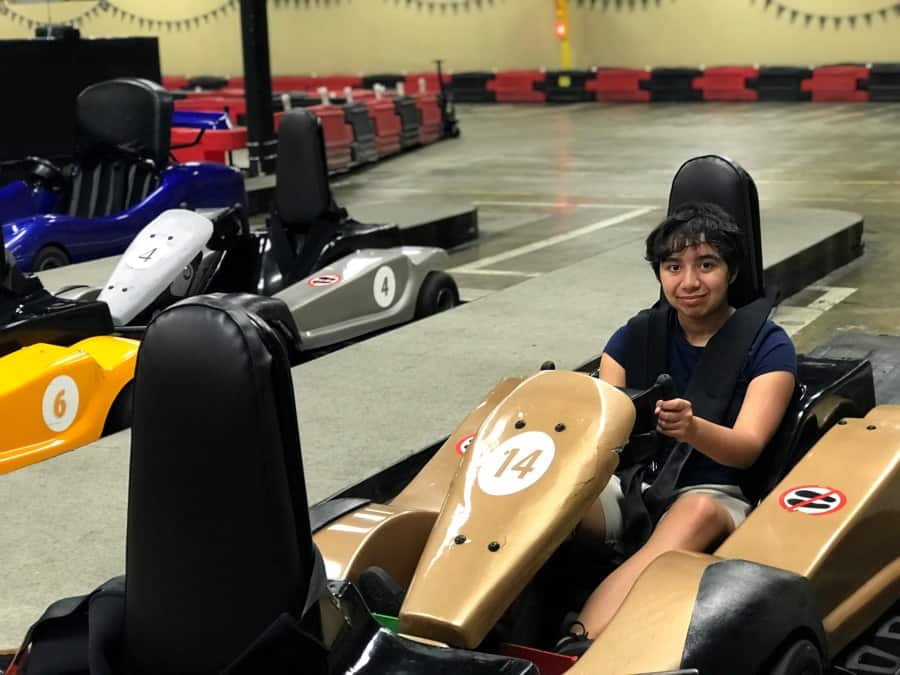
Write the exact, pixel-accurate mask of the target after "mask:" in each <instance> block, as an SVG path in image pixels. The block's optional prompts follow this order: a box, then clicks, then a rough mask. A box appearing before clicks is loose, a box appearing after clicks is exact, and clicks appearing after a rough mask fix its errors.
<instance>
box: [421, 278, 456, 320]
mask: <svg viewBox="0 0 900 675" xmlns="http://www.w3.org/2000/svg"><path fill="white" fill-rule="evenodd" d="M458 304H459V289H458V288H457V287H456V282H455V281H453V277H451V276H450V275H449V274H447V273H446V272H429V273H428V276H426V277H425V281H423V282H422V286H421V288H419V297H418V299H417V300H416V318H417V319H421V318H422V317H425V316H431V315H432V314H437V313H438V312H443V311H444V310H446V309H452V308H454V307H456V306H457V305H458Z"/></svg>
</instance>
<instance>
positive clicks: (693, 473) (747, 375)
mask: <svg viewBox="0 0 900 675" xmlns="http://www.w3.org/2000/svg"><path fill="white" fill-rule="evenodd" d="M672 324H673V325H671V326H670V327H669V349H668V355H667V363H668V367H669V374H670V375H671V376H672V380H673V381H674V382H675V390H676V391H677V392H678V395H679V396H684V393H685V392H686V391H687V386H688V383H689V382H690V380H691V375H692V374H693V372H694V368H696V367H697V363H698V362H699V361H700V356H701V355H702V354H703V349H704V348H703V347H695V346H693V345H692V344H691V343H689V342H688V341H687V337H685V335H684V331H683V330H682V329H681V324H679V323H678V320H677V318H675V315H674V312H673V321H672ZM626 333H627V330H626V326H622V327H621V328H619V329H618V330H617V331H616V332H615V333H613V335H612V337H611V338H610V339H609V342H607V343H606V348H605V349H604V350H603V351H604V353H606V354H609V355H610V356H611V357H613V359H615V360H616V361H617V362H618V363H619V364H624V363H625V347H626V345H625V341H626ZM777 371H786V372H789V373H791V374H793V375H794V377H796V376H797V353H796V351H795V350H794V343H793V342H791V339H790V338H789V337H788V335H787V333H785V332H784V329H783V328H781V327H780V326H778V325H777V324H775V323H773V322H771V321H766V323H765V324H763V327H762V328H761V329H760V331H759V333H758V334H757V336H756V339H754V341H753V344H752V345H751V346H750V353H749V356H748V358H747V360H746V361H745V363H744V367H743V369H742V372H741V374H740V375H739V376H738V380H737V385H736V391H735V395H736V396H738V397H739V400H740V403H743V400H744V395H745V394H746V393H747V387H748V386H749V384H750V381H751V380H752V379H753V378H755V377H759V376H760V375H765V374H766V373H772V372H777ZM741 474H742V470H741V469H737V468H734V467H729V466H725V465H723V464H719V463H718V462H716V461H715V460H713V459H711V458H710V457H708V456H706V455H704V454H703V453H702V452H699V451H694V452H692V453H691V455H690V457H689V458H688V460H687V462H686V463H685V465H684V468H683V469H682V470H681V475H680V476H679V479H678V487H686V486H688V485H700V484H704V483H715V484H720V485H738V484H739V483H740V478H741Z"/></svg>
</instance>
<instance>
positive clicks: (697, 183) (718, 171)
mask: <svg viewBox="0 0 900 675" xmlns="http://www.w3.org/2000/svg"><path fill="white" fill-rule="evenodd" d="M687 202H711V203H713V204H717V205H718V206H720V207H722V208H723V209H724V210H725V211H727V212H728V213H729V214H730V215H731V216H732V217H733V218H734V219H735V221H736V222H737V224H738V226H739V227H740V228H741V230H742V231H743V233H744V245H745V256H746V258H745V260H744V261H743V262H742V263H741V264H740V270H739V272H738V277H737V279H735V281H734V283H733V284H732V285H731V288H730V289H729V292H728V299H729V301H730V303H731V304H732V305H733V306H734V307H742V306H743V305H746V304H747V303H749V302H752V301H753V300H755V299H757V298H760V297H762V296H763V295H765V284H764V278H763V266H762V237H761V235H760V226H759V196H758V195H757V192H756V184H755V183H754V182H753V179H752V178H751V177H750V174H748V173H747V172H746V171H745V170H744V169H743V167H741V165H740V164H738V163H737V162H735V161H733V160H730V159H727V158H725V157H721V156H719V155H704V156H701V157H694V158H693V159H689V160H688V161H686V162H685V163H684V164H682V165H681V168H680V169H678V172H677V173H676V174H675V178H674V179H673V180H672V188H671V190H670V192H669V208H668V213H669V215H672V214H673V213H674V212H675V211H676V210H677V209H678V207H679V206H681V205H682V204H685V203H687Z"/></svg>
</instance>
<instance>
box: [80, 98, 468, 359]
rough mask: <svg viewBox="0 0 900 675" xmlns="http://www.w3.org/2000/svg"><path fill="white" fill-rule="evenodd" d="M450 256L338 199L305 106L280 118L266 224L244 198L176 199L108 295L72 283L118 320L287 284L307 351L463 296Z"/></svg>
mask: <svg viewBox="0 0 900 675" xmlns="http://www.w3.org/2000/svg"><path fill="white" fill-rule="evenodd" d="M210 233H211V234H210ZM185 261H189V262H188V263H187V264H186V265H185ZM447 262H448V256H447V253H446V251H444V250H443V249H440V248H434V247H422V246H404V245H402V241H401V232H400V229H399V228H398V227H397V226H396V225H369V224H365V223H360V222H357V221H355V220H353V219H352V218H350V217H349V216H348V215H347V212H346V211H345V210H344V209H342V208H340V207H338V206H337V204H336V203H335V201H334V198H333V196H332V194H331V189H330V187H329V184H328V174H327V168H326V163H325V146H324V141H323V138H322V131H321V128H320V126H319V122H318V120H317V118H316V117H315V116H313V115H312V114H310V113H308V112H306V111H304V110H294V111H292V112H290V113H289V114H287V115H285V116H284V117H283V119H282V122H281V127H280V130H279V158H278V169H277V176H276V187H275V205H274V208H273V211H272V213H271V215H270V216H269V219H268V222H267V225H266V227H265V228H262V229H259V230H254V229H252V228H251V227H250V225H249V223H248V222H247V219H246V217H245V214H244V211H243V209H241V208H232V209H226V210H223V211H221V212H218V213H207V214H202V213H197V212H191V211H184V210H172V211H166V212H165V213H163V214H162V215H160V216H159V217H158V218H157V219H156V220H155V221H154V222H152V223H151V224H150V225H148V226H147V227H146V228H144V230H143V231H142V232H141V234H140V235H139V236H138V237H137V238H136V239H135V240H134V241H133V242H132V244H131V246H129V248H128V250H127V251H126V252H125V254H124V255H123V256H122V257H121V259H120V260H119V262H118V266H117V267H116V270H115V272H114V273H113V275H112V277H111V279H110V281H109V282H108V283H107V285H106V286H105V287H104V288H103V289H100V291H99V297H98V295H97V291H96V290H93V291H92V290H89V289H86V288H85V287H72V288H69V289H67V290H66V291H65V293H63V295H64V296H65V297H67V298H68V299H70V300H93V299H94V298H97V299H99V300H102V301H106V303H107V304H108V305H109V306H110V312H111V314H112V317H113V321H114V322H115V324H116V325H118V326H124V325H127V324H136V325H141V324H145V323H147V321H148V320H149V318H150V317H151V316H152V314H153V313H155V312H156V311H159V309H161V308H162V307H164V306H165V305H167V304H170V303H171V302H173V301H175V300H177V299H179V298H183V297H187V296H190V295H196V294H200V293H208V292H217V291H218V292H251V293H258V294H261V295H269V296H275V297H278V298H280V299H282V300H284V302H285V303H286V304H287V305H288V307H289V309H290V311H291V314H292V316H293V318H294V321H295V323H296V324H297V328H298V329H299V332H300V337H301V349H302V350H303V351H304V352H306V351H308V350H312V349H321V348H324V347H328V346H331V345H335V344H338V343H341V342H345V341H348V340H353V339H355V338H358V337H361V336H363V335H366V334H369V333H373V332H377V331H380V330H384V329H386V328H390V327H392V326H396V325H399V324H402V323H406V322H408V321H411V320H413V319H418V318H422V317H425V316H429V315H431V314H434V313H436V312H440V311H443V310H446V309H450V308H452V307H454V306H456V305H457V304H458V303H459V290H458V289H457V287H456V283H455V282H454V280H453V278H452V277H451V276H450V275H449V274H447V273H446V272H444V271H443V269H444V268H445V267H446V266H447ZM181 265H184V266H183V267H180V266H181ZM176 268H177V269H176Z"/></svg>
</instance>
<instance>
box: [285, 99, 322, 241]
mask: <svg viewBox="0 0 900 675" xmlns="http://www.w3.org/2000/svg"><path fill="white" fill-rule="evenodd" d="M332 203H333V200H332V197H331V187H330V186H329V184H328V164H327V160H326V157H325V141H324V139H323V136H322V127H321V125H320V124H319V118H318V117H316V116H315V115H313V114H312V113H310V112H308V111H306V110H291V111H290V112H288V113H286V114H285V115H284V117H282V118H281V127H280V128H279V130H278V167H277V170H276V185H275V208H276V211H277V212H278V215H279V217H280V218H281V221H282V223H283V224H284V226H285V227H286V228H287V229H289V230H301V231H304V230H306V229H307V228H308V227H310V226H311V225H314V224H315V223H316V222H317V221H319V220H320V219H322V218H323V217H325V216H326V214H327V213H328V211H329V207H330V206H331V204H332Z"/></svg>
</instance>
